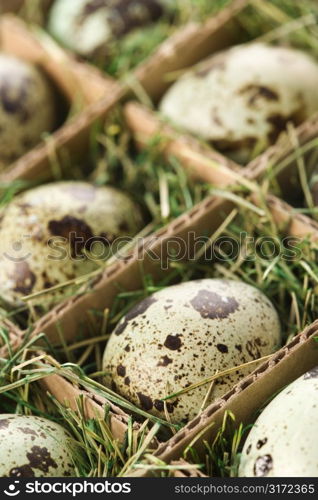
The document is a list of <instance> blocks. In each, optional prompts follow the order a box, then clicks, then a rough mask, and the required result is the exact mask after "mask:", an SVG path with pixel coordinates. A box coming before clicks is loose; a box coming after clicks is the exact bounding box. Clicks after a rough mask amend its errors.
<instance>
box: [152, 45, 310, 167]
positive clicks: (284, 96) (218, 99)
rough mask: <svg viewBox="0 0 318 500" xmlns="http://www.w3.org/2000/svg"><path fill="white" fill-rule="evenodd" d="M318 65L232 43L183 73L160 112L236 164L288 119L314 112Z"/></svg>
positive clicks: (278, 50) (301, 56)
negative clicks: (208, 143) (230, 46)
mask: <svg viewBox="0 0 318 500" xmlns="http://www.w3.org/2000/svg"><path fill="white" fill-rule="evenodd" d="M317 86H318V64H317V63H316V61H315V60H314V59H313V58H311V57H310V56H309V55H307V54H305V53H303V52H301V51H299V50H295V49H290V48H285V47H272V46H268V45H265V44H261V43H253V44H246V45H241V46H236V47H234V48H232V49H229V50H226V51H224V52H221V53H219V54H216V55H213V56H212V57H210V58H208V59H206V60H205V61H204V62H202V63H201V64H199V65H198V66H197V67H195V68H194V69H192V70H190V71H188V72H186V73H185V74H184V76H183V77H181V78H180V79H179V80H178V81H177V82H176V83H175V84H174V85H172V87H170V89H169V90H168V92H167V93H166V94H165V96H164V97H163V99H162V101H161V103H160V110H161V112H162V113H163V115H165V116H166V117H167V118H168V119H170V120H171V121H172V122H173V123H175V124H176V125H178V126H180V127H181V128H183V129H184V130H186V131H188V132H191V133H193V134H196V135H199V136H200V137H202V138H203V139H205V140H207V141H210V142H211V144H212V145H213V146H214V147H215V148H216V149H218V150H219V151H221V152H223V153H224V154H226V155H228V156H229V157H231V158H232V159H234V160H236V161H237V162H239V163H242V164H244V163H247V162H248V161H249V160H250V159H252V158H253V156H255V155H256V154H259V153H260V152H262V151H263V150H265V149H266V148H268V147H269V146H270V145H271V144H273V143H275V142H276V140H277V139H278V137H279V135H280V133H281V132H282V131H283V130H285V129H286V127H287V124H288V122H292V123H293V124H294V125H299V124H300V123H301V122H302V121H304V120H305V119H307V118H308V117H309V116H310V115H312V114H313V113H314V112H315V111H317V110H318V93H317Z"/></svg>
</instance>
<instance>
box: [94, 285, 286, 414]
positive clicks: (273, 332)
mask: <svg viewBox="0 0 318 500" xmlns="http://www.w3.org/2000/svg"><path fill="white" fill-rule="evenodd" d="M279 344H280V322H279V319H278V315H277V312H276V310H275V309H274V307H273V305H272V304H271V302H270V301H269V300H268V299H267V297H266V296H265V295H264V294H263V293H261V292H260V291H259V290H258V289H256V288H254V287H252V286H249V285H247V284H245V283H243V282H239V281H228V280H221V279H205V280H199V281H190V282H186V283H182V284H179V285H175V286H170V287H168V288H166V289H163V290H161V291H159V292H156V293H154V294H153V295H151V296H150V297H148V298H146V299H144V300H143V301H142V302H140V303H139V304H137V305H136V306H135V307H133V308H132V309H131V311H130V312H128V314H126V316H125V317H124V318H123V319H122V320H121V321H120V323H119V324H118V325H117V327H116V328H115V330H114V331H113V333H112V335H111V337H110V340H109V342H108V344H107V346H106V350H105V353H104V359H103V370H104V372H105V373H106V374H107V376H106V379H105V383H106V385H107V386H109V387H111V388H112V389H113V390H115V391H118V393H120V394H121V395H122V396H124V397H126V398H127V399H128V400H130V401H131V402H133V403H134V404H136V405H137V406H139V407H141V408H142V409H144V410H146V411H148V412H150V413H153V414H154V415H157V416H160V417H164V416H165V405H164V402H163V398H165V396H167V395H169V394H173V393H176V392H179V391H181V390H183V389H185V388H187V387H188V386H190V385H192V384H195V383H197V382H200V381H202V380H203V379H206V378H208V377H211V376H212V375H214V374H216V373H217V372H221V371H224V370H226V369H228V368H232V367H235V366H239V365H241V364H243V363H247V362H249V361H252V360H256V359H258V358H260V357H262V356H265V355H268V354H271V353H272V352H274V351H275V350H276V349H277V348H278V346H279ZM252 370H253V366H252V367H250V369H246V368H245V369H241V370H236V371H234V372H233V373H231V374H229V375H227V376H224V377H222V378H220V379H218V380H217V381H216V383H215V386H214V388H213V390H212V394H211V397H210V398H209V401H207V403H210V402H212V401H213V400H215V399H217V398H219V397H220V396H222V395H223V394H225V393H226V392H227V391H228V390H229V389H231V388H232V387H233V386H234V385H235V384H236V383H237V382H238V381H239V380H240V379H241V378H242V377H244V376H245V375H247V374H248V373H250V372H251V371H252ZM207 389H208V386H207V385H203V386H201V387H198V388H196V389H194V390H191V391H189V392H186V393H184V394H182V395H180V396H177V397H176V398H173V399H170V400H167V402H166V410H167V411H168V413H169V415H170V418H171V420H172V421H173V422H181V421H182V422H186V421H189V420H191V419H192V418H194V417H195V416H196V415H197V414H198V412H199V409H200V408H201V406H202V404H203V401H204V399H205V396H206V393H207Z"/></svg>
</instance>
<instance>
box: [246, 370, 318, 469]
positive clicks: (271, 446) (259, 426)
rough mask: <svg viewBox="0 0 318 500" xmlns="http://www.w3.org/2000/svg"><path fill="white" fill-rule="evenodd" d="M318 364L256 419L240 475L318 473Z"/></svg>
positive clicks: (282, 393)
mask: <svg viewBox="0 0 318 500" xmlns="http://www.w3.org/2000/svg"><path fill="white" fill-rule="evenodd" d="M317 408H318V367H316V368H314V369H312V370H311V371H309V372H307V373H306V374H305V375H302V376H301V377H299V378H298V379H297V380H296V381H295V382H293V383H292V384H290V385H289V386H287V387H286V388H285V389H284V390H283V391H282V392H280V393H279V394H278V396H276V397H275V398H274V399H273V400H272V401H271V402H270V403H269V405H268V406H267V407H266V408H265V410H264V411H263V412H262V413H261V415H260V416H259V417H258V419H257V420H256V423H255V425H254V427H253V428H252V430H251V431H250V433H249V435H248V437H247V440H246V442H245V444H244V448H243V452H242V456H241V462H240V468H239V476H240V477H251V476H256V477H264V476H267V477H318V420H317Z"/></svg>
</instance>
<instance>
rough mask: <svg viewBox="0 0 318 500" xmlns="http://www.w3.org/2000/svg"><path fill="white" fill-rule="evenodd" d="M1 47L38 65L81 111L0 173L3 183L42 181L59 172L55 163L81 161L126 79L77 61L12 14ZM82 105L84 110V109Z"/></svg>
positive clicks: (1, 32)
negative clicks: (119, 79) (95, 127)
mask: <svg viewBox="0 0 318 500" xmlns="http://www.w3.org/2000/svg"><path fill="white" fill-rule="evenodd" d="M0 49H1V50H3V51H4V52H7V53H9V54H12V55H15V56H17V57H20V58H22V59H25V60H27V61H29V62H31V63H33V64H36V65H38V66H39V67H40V68H41V69H42V70H43V71H44V72H45V73H46V74H47V75H48V76H49V78H50V79H51V80H52V82H54V84H55V85H56V86H57V88H58V89H59V90H60V92H61V93H62V95H64V97H65V98H66V100H67V101H68V103H69V105H70V107H72V106H74V107H75V109H76V110H78V112H77V114H76V115H75V116H74V117H73V118H71V119H69V120H68V121H66V122H65V123H64V124H62V125H61V126H60V128H59V129H58V130H56V131H55V132H53V133H52V134H51V136H50V139H49V140H48V141H46V142H42V143H39V145H38V146H36V147H35V148H33V149H32V150H31V151H29V152H28V153H26V154H25V155H24V156H22V157H21V158H20V159H18V160H17V161H15V162H14V163H13V164H12V165H10V166H9V167H8V168H7V169H5V170H4V171H3V172H1V174H0V181H1V182H2V183H4V184H6V183H9V182H12V181H15V180H18V179H19V180H28V181H34V180H36V181H42V180H47V179H50V178H53V177H54V173H53V172H54V169H53V165H54V164H56V162H57V161H60V162H61V164H63V161H62V160H63V159H65V158H67V159H68V160H69V158H70V157H72V161H74V162H76V161H77V159H82V158H83V154H84V153H85V152H87V149H88V144H89V138H90V131H91V128H92V126H93V125H94V123H96V121H97V120H98V119H99V118H103V117H104V116H105V115H106V114H107V112H108V110H109V109H110V108H111V106H112V105H114V104H115V103H116V102H118V100H119V99H120V98H121V96H122V93H123V90H122V87H121V85H120V84H119V83H118V82H116V81H114V80H113V79H112V78H110V77H107V76H106V75H103V74H102V73H101V72H99V70H97V69H96V68H95V67H92V66H90V65H88V64H85V63H82V62H78V61H77V60H76V59H75V58H73V57H72V56H71V55H70V54H69V53H67V52H65V51H64V50H63V49H61V48H60V47H59V46H58V45H57V44H56V43H55V42H53V40H51V38H49V37H48V36H47V35H44V34H41V33H39V32H32V31H31V30H30V28H28V27H27V26H26V24H25V23H24V22H23V21H21V20H20V19H18V18H16V17H15V16H13V15H10V14H8V15H5V16H1V18H0ZM80 111H82V113H81V112H80Z"/></svg>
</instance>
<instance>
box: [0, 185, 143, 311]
mask: <svg viewBox="0 0 318 500" xmlns="http://www.w3.org/2000/svg"><path fill="white" fill-rule="evenodd" d="M1 215H2V218H1V223H0V297H1V299H2V301H4V302H5V303H7V304H9V305H11V306H18V305H19V304H20V303H21V299H22V297H24V296H25V295H29V294H31V293H35V292H40V291H42V290H45V289H48V288H52V287H54V286H56V285H59V284H61V283H64V282H66V281H70V280H74V279H75V278H76V277H78V276H82V275H84V274H87V273H90V272H92V271H94V270H96V269H97V268H98V261H100V260H104V259H106V258H107V256H108V254H109V252H110V251H112V248H113V246H114V245H115V242H116V241H118V238H121V237H125V238H127V237H133V236H134V235H136V234H137V233H138V232H139V230H140V229H141V228H142V227H143V225H144V223H143V216H142V214H141V211H140V208H139V206H138V205H136V203H135V202H134V201H133V200H132V199H131V198H130V197H129V196H127V195H126V194H125V193H123V192H122V191H120V190H118V189H115V188H112V187H108V186H102V187H96V186H93V185H91V184H89V183H85V182H79V181H74V182H71V181H70V182H55V183H51V184H46V185H43V186H40V187H36V188H34V189H30V190H28V191H26V192H24V193H22V194H19V195H17V196H16V197H15V198H14V199H13V200H12V201H11V202H10V203H9V204H8V205H7V206H5V208H4V209H3V210H2V214H1ZM96 245H97V248H96ZM114 251H115V250H114ZM109 256H111V255H109ZM63 293H65V290H63V289H62V290H60V291H59V292H57V295H54V294H52V296H51V298H52V299H54V300H56V298H57V296H58V297H60V295H61V296H62V295H63ZM49 299H50V297H48V296H47V295H46V296H44V301H45V303H47V302H48V301H49Z"/></svg>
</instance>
